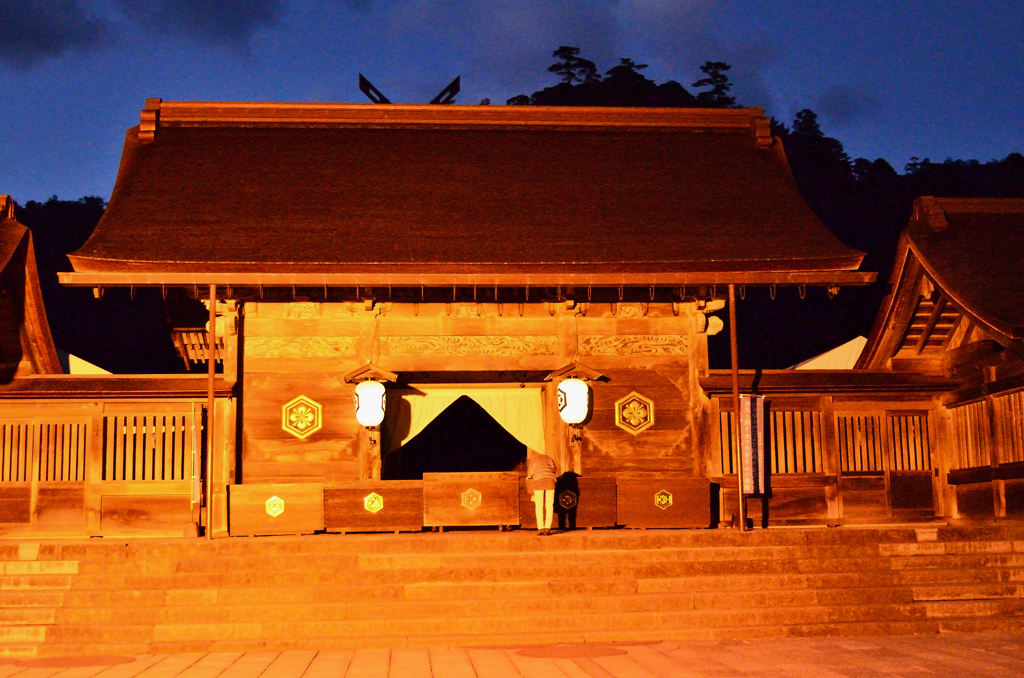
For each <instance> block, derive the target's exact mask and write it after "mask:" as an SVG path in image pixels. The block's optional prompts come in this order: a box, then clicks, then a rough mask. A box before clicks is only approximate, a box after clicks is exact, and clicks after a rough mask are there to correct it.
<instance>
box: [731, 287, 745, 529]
mask: <svg viewBox="0 0 1024 678" xmlns="http://www.w3.org/2000/svg"><path fill="white" fill-rule="evenodd" d="M729 350H730V353H731V362H732V411H733V419H732V439H733V449H734V450H736V461H737V462H738V463H737V465H736V480H737V482H736V485H737V488H738V489H739V493H738V497H739V499H738V500H737V504H738V506H739V509H738V510H739V517H740V524H739V530H740V532H745V531H746V529H747V510H746V509H747V507H746V502H745V501H744V496H743V453H742V451H741V450H740V358H739V356H740V349H739V343H738V340H737V338H736V285H735V283H729Z"/></svg>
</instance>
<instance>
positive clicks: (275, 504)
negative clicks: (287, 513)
mask: <svg viewBox="0 0 1024 678" xmlns="http://www.w3.org/2000/svg"><path fill="white" fill-rule="evenodd" d="M282 513H284V499H281V497H278V496H276V495H275V496H273V497H271V498H270V499H268V500H267V515H269V516H270V517H271V518H276V517H278V516H279V515H281V514H282Z"/></svg>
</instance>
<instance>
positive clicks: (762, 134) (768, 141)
mask: <svg viewBox="0 0 1024 678" xmlns="http://www.w3.org/2000/svg"><path fill="white" fill-rule="evenodd" d="M747 110H748V111H750V113H751V114H753V117H752V118H751V119H750V133H751V135H752V136H753V137H754V144H756V145H757V147H758V148H771V147H772V144H774V143H775V139H774V137H772V123H771V120H770V119H769V118H768V117H766V116H765V114H764V109H763V108H760V107H758V106H750V107H748V108H747Z"/></svg>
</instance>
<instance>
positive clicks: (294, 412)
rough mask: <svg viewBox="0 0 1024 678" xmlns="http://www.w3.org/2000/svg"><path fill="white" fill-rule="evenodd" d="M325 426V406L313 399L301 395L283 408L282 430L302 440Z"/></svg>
mask: <svg viewBox="0 0 1024 678" xmlns="http://www.w3.org/2000/svg"><path fill="white" fill-rule="evenodd" d="M322 426H323V406H322V405H321V404H320V403H318V402H317V401H315V400H313V399H312V398H307V397H306V396H304V395H300V396H299V397H297V398H294V399H292V400H289V401H288V402H287V403H286V404H285V406H284V407H282V408H281V428H282V429H283V430H285V431H287V432H288V433H291V434H292V435H293V436H295V437H296V438H299V439H300V440H301V439H303V438H308V437H309V436H311V435H313V434H314V433H316V432H317V431H319V430H320V428H321V427H322Z"/></svg>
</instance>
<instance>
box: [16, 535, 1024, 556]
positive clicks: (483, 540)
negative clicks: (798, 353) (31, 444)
mask: <svg viewBox="0 0 1024 678" xmlns="http://www.w3.org/2000/svg"><path fill="white" fill-rule="evenodd" d="M960 532H963V536H965V537H967V538H966V539H963V540H961V541H957V536H958V534H960ZM994 533H995V534H997V535H999V536H1002V537H1011V538H1003V539H988V540H983V539H982V540H981V541H985V542H986V543H988V542H991V543H995V542H1002V543H1004V544H1012V543H1014V542H1015V541H1016V542H1018V544H1019V543H1020V542H1022V541H1024V530H1021V529H1020V527H1017V526H1014V528H1013V529H1012V530H1011V529H1007V530H998V529H997V530H995V531H994ZM984 534H986V533H985V532H979V535H982V536H983V535H984ZM989 534H992V532H989ZM974 538H975V535H974V534H973V533H972V532H971V531H970V530H967V531H957V530H954V529H952V528H941V529H940V530H939V541H938V542H924V543H923V544H922V545H924V544H936V543H937V544H945V545H946V548H950V549H954V550H956V549H958V548H959V549H970V548H983V549H991V548H1004V549H1005V548H1007V547H1006V546H1005V545H1004V546H981V547H971V546H970V544H973V543H976V542H975V541H974ZM268 542H269V540H268V539H266V538H232V539H225V540H219V541H218V542H214V544H213V545H205V544H203V545H200V544H197V543H195V542H191V541H188V540H168V541H166V542H164V541H162V542H159V543H153V542H152V541H149V542H148V543H147V540H128V541H127V542H119V543H116V544H112V543H109V542H96V541H85V542H77V543H60V542H58V543H53V544H42V546H41V548H40V551H39V560H74V559H77V560H124V559H126V558H129V557H131V558H159V557H160V556H161V555H166V554H168V553H174V554H184V557H188V555H189V552H191V555H192V556H197V557H203V556H208V555H210V554H211V546H212V547H213V548H212V552H213V554H214V555H216V556H231V555H236V556H245V555H246V554H249V555H254V554H255V555H260V556H274V555H279V556H289V555H300V554H328V553H338V554H341V553H350V554H351V553H365V552H367V551H371V552H373V553H391V552H394V553H403V552H404V553H424V552H437V553H458V552H463V553H483V552H507V551H509V550H510V549H523V550H534V551H558V550H581V549H584V548H589V549H592V550H609V549H644V548H648V549H662V548H671V547H676V548H687V547H688V548H697V549H702V548H707V547H712V548H728V547H758V546H786V545H790V546H813V545H821V546H829V545H842V546H843V547H844V548H854V547H858V546H863V545H882V546H883V547H885V545H886V544H887V543H890V542H891V543H893V544H902V545H905V546H904V547H911V546H914V547H915V548H916V545H917V541H916V535H915V532H914V530H913V529H907V528H899V529H888V530H860V529H850V528H847V529H845V530H843V531H842V534H837V531H836V530H799V531H797V530H765V531H762V530H758V531H754V532H752V533H747V534H744V535H740V534H737V533H733V532H729V531H725V530H646V531H634V530H607V531H594V532H583V533H567V534H560V535H556V536H555V537H549V538H538V537H536V536H535V535H534V534H532V533H531V532H530V531H516V532H511V533H504V534H501V535H499V534H496V533H493V532H483V533H465V532H462V533H460V532H446V533H444V534H430V533H424V534H416V535H410V534H403V535H397V536H396V535H337V536H336V535H319V536H317V537H316V538H314V539H309V538H307V537H302V538H291V539H289V538H275V539H274V540H273V543H268ZM957 543H960V544H965V545H967V546H960V547H957V546H954V544H957ZM17 559H18V553H17V546H16V545H4V546H0V561H8V560H17Z"/></svg>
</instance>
